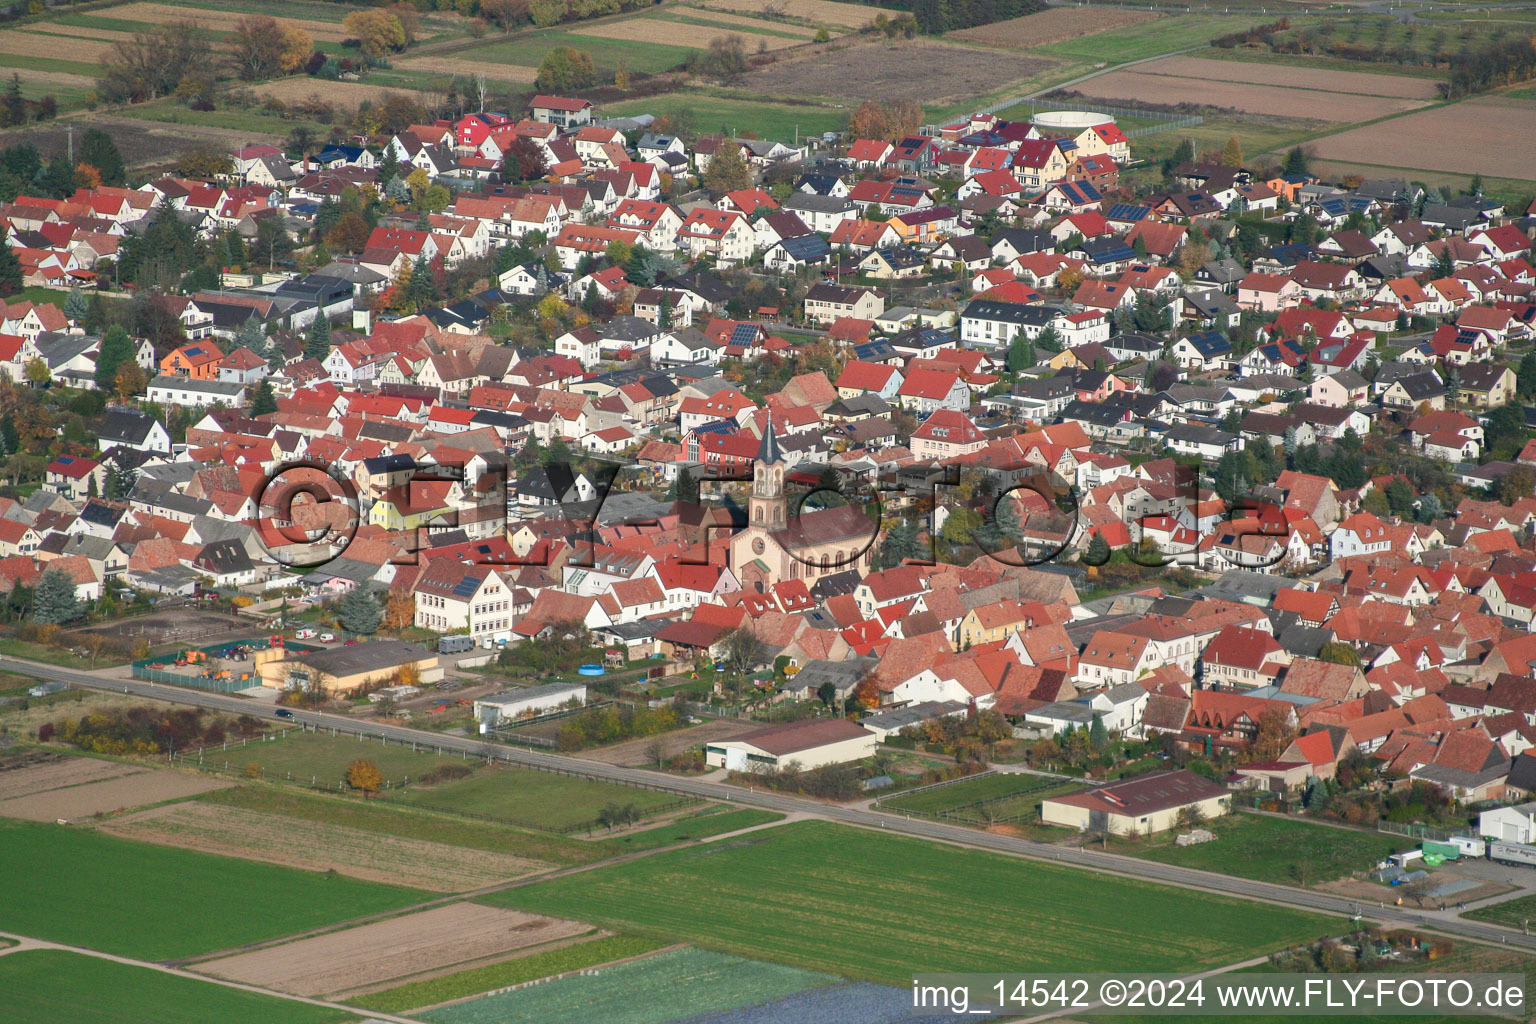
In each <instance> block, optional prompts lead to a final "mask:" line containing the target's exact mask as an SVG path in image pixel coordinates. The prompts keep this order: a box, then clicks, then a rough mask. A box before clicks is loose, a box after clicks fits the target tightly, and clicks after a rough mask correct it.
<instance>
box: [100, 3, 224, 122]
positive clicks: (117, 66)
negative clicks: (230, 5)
mask: <svg viewBox="0 0 1536 1024" xmlns="http://www.w3.org/2000/svg"><path fill="white" fill-rule="evenodd" d="M212 63H213V62H212V50H211V47H210V44H209V41H208V34H207V32H206V31H204V29H203V28H202V26H201V25H199V24H198V23H196V22H194V21H174V22H168V23H166V24H162V25H157V26H155V27H154V28H152V29H148V30H146V31H143V32H135V33H134V34H133V35H132V36H131V37H130V38H128V39H120V40H118V41H117V42H115V43H113V44H112V47H111V48H110V49H109V50H108V51H107V52H106V53H105V54H103V55H102V58H101V66H102V75H101V78H100V79H98V80H97V83H96V91H97V93H98V95H99V96H100V98H101V99H103V100H106V101H108V102H112V103H121V102H130V103H138V102H141V101H143V100H152V99H156V98H158V97H160V96H169V95H170V94H171V93H173V92H175V91H176V87H177V86H178V85H180V84H181V82H182V80H183V79H185V78H188V77H196V76H197V75H198V74H200V73H202V72H203V71H204V70H205V69H207V68H209V67H211V66H212Z"/></svg>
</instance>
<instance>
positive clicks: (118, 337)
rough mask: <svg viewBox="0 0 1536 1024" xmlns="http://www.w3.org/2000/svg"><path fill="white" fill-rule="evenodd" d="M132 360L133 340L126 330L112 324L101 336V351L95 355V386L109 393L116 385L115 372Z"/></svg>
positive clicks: (119, 325)
mask: <svg viewBox="0 0 1536 1024" xmlns="http://www.w3.org/2000/svg"><path fill="white" fill-rule="evenodd" d="M132 359H133V339H132V338H130V337H129V336H128V330H127V328H125V327H123V326H122V325H121V324H113V325H112V326H111V327H108V328H107V331H106V333H105V334H103V335H102V336H101V350H100V351H99V352H98V353H97V354H96V386H97V387H98V388H101V389H102V390H103V391H111V390H112V389H113V388H114V387H115V386H116V384H117V371H118V368H119V367H120V366H122V365H123V363H124V362H125V361H131V360H132Z"/></svg>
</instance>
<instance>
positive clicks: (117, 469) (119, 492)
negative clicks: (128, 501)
mask: <svg viewBox="0 0 1536 1024" xmlns="http://www.w3.org/2000/svg"><path fill="white" fill-rule="evenodd" d="M138 479H139V471H138V470H136V469H130V468H128V467H127V466H124V465H121V464H120V463H116V462H109V463H108V464H107V483H106V487H105V488H104V490H105V493H104V494H103V495H102V496H103V497H104V498H106V499H107V500H108V501H122V500H124V499H125V498H127V497H128V495H130V494H132V493H133V485H134V484H135V483H137V482H138Z"/></svg>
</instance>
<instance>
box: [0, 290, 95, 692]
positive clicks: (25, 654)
mask: <svg viewBox="0 0 1536 1024" xmlns="http://www.w3.org/2000/svg"><path fill="white" fill-rule="evenodd" d="M45 290H46V289H45ZM16 298H17V297H16V296H11V297H10V301H15V300H16ZM60 305H62V303H60ZM0 655H5V656H7V657H11V658H28V659H30V660H32V661H41V662H45V663H46V664H49V665H62V666H63V667H64V668H78V669H91V668H103V667H105V665H104V664H98V665H92V664H91V660H90V659H89V658H77V657H75V656H74V655H73V654H70V653H69V652H68V651H61V650H59V649H58V648H57V647H45V646H44V645H42V644H34V643H32V642H31V641H28V640H18V639H16V638H15V637H13V636H4V637H0Z"/></svg>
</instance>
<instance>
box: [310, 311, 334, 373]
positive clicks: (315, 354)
mask: <svg viewBox="0 0 1536 1024" xmlns="http://www.w3.org/2000/svg"><path fill="white" fill-rule="evenodd" d="M330 354H331V321H330V320H329V319H328V318H327V317H326V316H325V314H323V313H316V314H315V318H314V319H313V320H311V321H310V322H309V330H308V331H307V332H306V333H305V335H304V358H305V359H317V360H319V361H320V362H322V363H323V362H325V357H326V356H328V355H330Z"/></svg>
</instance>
